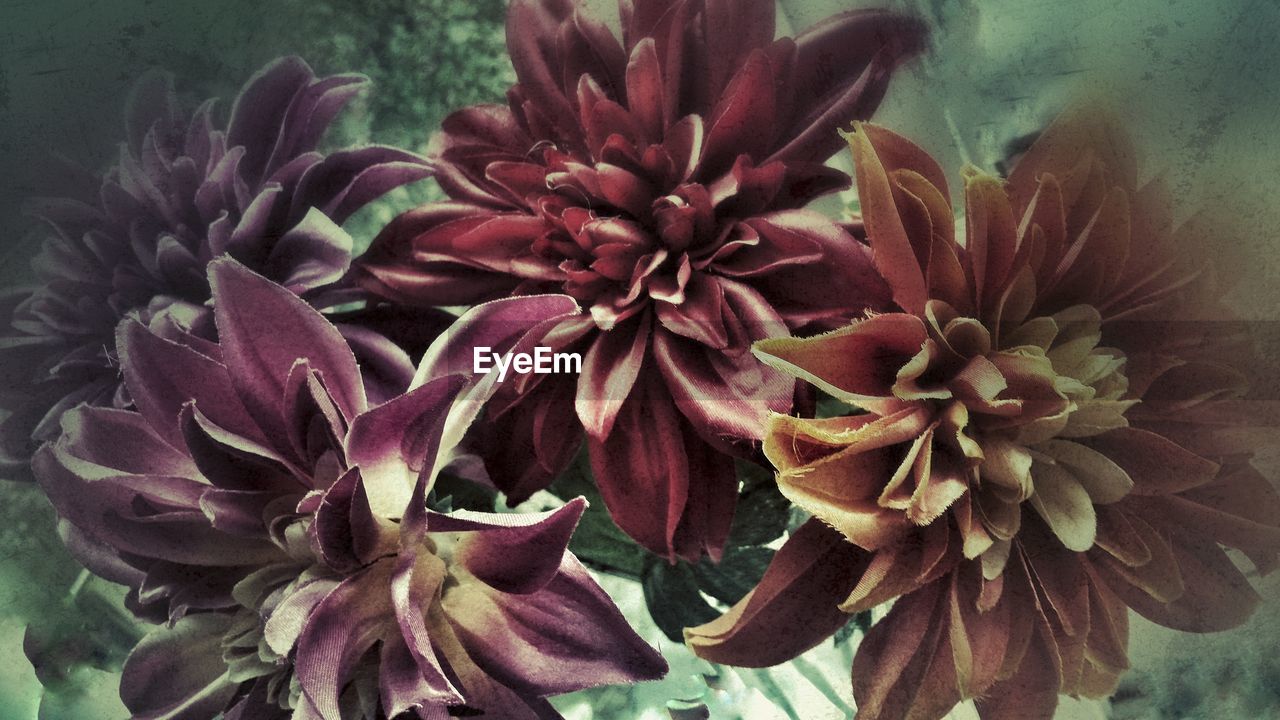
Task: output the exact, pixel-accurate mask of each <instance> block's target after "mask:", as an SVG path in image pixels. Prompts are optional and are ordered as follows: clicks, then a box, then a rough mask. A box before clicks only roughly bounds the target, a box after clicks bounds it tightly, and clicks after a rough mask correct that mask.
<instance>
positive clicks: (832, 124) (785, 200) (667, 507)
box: [357, 0, 924, 558]
mask: <svg viewBox="0 0 1280 720" xmlns="http://www.w3.org/2000/svg"><path fill="white" fill-rule="evenodd" d="M620 6H621V19H622V30H623V32H622V39H621V41H619V39H617V38H615V37H614V36H613V34H612V33H610V32H609V30H608V29H607V28H606V27H605V26H604V25H603V24H602V23H600V22H599V21H597V20H594V19H592V18H590V17H588V16H587V15H586V14H585V13H584V12H583V11H582V10H581V8H579V7H578V6H577V5H576V4H575V3H573V2H570V1H569V0H516V1H515V2H513V3H512V5H511V9H510V12H509V15H508V20H507V45H508V47H509V49H510V53H511V58H512V63H513V64H514V66H515V71H516V76H517V78H518V80H519V82H518V84H517V85H515V86H514V87H513V88H512V89H511V91H510V92H509V93H508V105H507V106H476V107H471V108H467V109H465V110H461V111H459V112H457V113H454V114H453V115H452V116H450V117H449V118H447V119H446V120H445V121H444V127H443V132H442V133H441V134H440V135H439V136H438V137H437V138H436V141H435V143H434V162H436V163H437V164H438V168H439V172H438V176H437V178H438V180H439V182H440V185H441V187H442V188H443V189H444V190H445V192H446V193H447V194H448V195H449V198H450V199H449V201H447V202H439V203H433V204H430V205H426V206H423V207H420V208H418V209H416V210H412V211H410V212H408V213H406V214H405V215H403V216H401V217H400V218H398V219H397V220H396V221H394V222H393V223H392V224H391V225H390V226H389V227H388V228H387V229H386V230H384V231H383V233H381V234H380V235H379V237H378V238H377V239H376V240H375V241H374V245H373V247H372V248H371V250H370V252H369V253H368V254H367V255H366V256H364V257H363V258H362V259H361V260H359V261H357V272H358V273H359V276H360V278H361V282H362V283H363V284H364V285H365V286H366V287H368V288H369V289H370V290H371V291H373V292H375V293H379V294H381V295H383V296H384V297H387V298H390V299H394V300H397V301H400V302H403V303H406V304H412V305H427V306H430V305H464V304H470V303H473V302H478V301H484V300H491V299H493V298H497V297H505V296H507V295H509V294H526V293H539V292H564V293H566V294H568V295H571V296H573V297H574V298H576V299H577V300H578V301H579V302H581V303H582V304H583V305H585V306H586V307H587V308H588V309H589V310H590V316H583V317H574V318H571V319H568V320H566V321H565V322H564V323H563V324H562V325H561V326H560V327H558V328H556V330H555V332H553V333H552V334H551V335H550V336H549V337H548V338H547V344H549V345H552V344H554V345H556V346H557V347H558V349H560V350H563V351H566V352H570V351H571V352H579V353H581V354H582V355H583V358H584V363H583V372H582V375H581V378H580V379H579V378H559V379H546V378H534V379H530V380H528V381H526V382H524V383H522V384H521V385H520V387H519V390H518V391H517V392H510V393H504V394H505V395H508V397H506V398H504V400H503V401H502V402H501V403H497V404H495V405H493V406H491V407H492V410H491V412H490V419H491V420H492V422H491V423H490V424H488V425H487V426H482V427H481V428H480V429H481V430H484V431H485V432H484V433H483V435H484V436H483V437H479V438H477V443H478V444H479V446H481V451H482V453H483V455H484V456H485V460H486V464H487V466H488V468H489V470H490V472H491V474H493V475H494V476H495V478H501V480H500V481H499V482H501V483H504V484H503V486H502V489H503V490H504V491H506V492H507V493H508V495H510V496H511V497H512V498H513V499H514V500H520V499H522V498H524V497H527V496H528V495H529V494H531V493H532V492H533V491H535V490H537V489H538V488H540V487H542V486H543V485H545V484H546V483H547V482H548V481H549V479H550V478H552V477H554V475H555V474H556V473H557V472H558V471H559V470H560V469H561V468H563V466H564V465H565V464H566V463H567V462H568V460H569V459H570V458H571V457H572V456H573V454H574V452H575V451H576V450H577V447H578V446H579V444H580V443H581V437H582V434H581V433H579V432H566V431H565V428H564V427H563V426H562V425H561V424H560V423H559V422H558V421H557V420H555V419H558V418H560V417H575V416H576V420H577V423H576V424H577V425H580V426H581V427H582V428H583V429H585V431H586V437H587V440H588V445H589V449H590V454H591V461H592V466H593V469H594V471H595V476H596V478H597V480H598V481H599V483H600V489H601V492H602V494H603V496H604V499H605V502H606V503H607V504H608V506H609V510H610V511H611V512H612V514H613V517H614V519H615V520H616V521H617V523H618V525H619V526H620V527H621V528H622V529H623V530H625V531H626V532H627V533H629V534H630V535H631V536H632V537H634V538H635V539H636V540H638V541H639V542H641V543H642V544H644V545H645V546H646V547H648V548H649V549H651V550H653V551H654V552H657V553H660V554H662V555H670V556H675V555H681V556H684V557H688V558H697V557H698V556H699V555H701V554H702V553H703V552H704V551H706V552H708V553H710V554H711V555H712V556H718V554H719V550H720V548H721V546H722V545H723V543H724V540H725V538H726V536H727V534H728V530H729V523H730V520H731V518H732V516H733V508H734V504H735V499H736V493H737V480H736V478H735V476H734V465H733V459H732V458H731V457H730V455H729V454H728V453H735V454H742V453H744V452H747V451H749V448H750V445H751V442H750V440H751V439H754V438H758V437H760V435H761V433H762V432H763V430H762V422H763V420H764V418H765V417H766V415H767V413H768V411H770V410H774V411H779V412H785V411H786V410H788V409H789V407H790V402H791V395H792V389H793V385H794V384H793V383H792V382H790V381H789V380H787V379H785V378H784V377H782V376H780V375H778V374H773V373H771V372H768V371H765V370H762V368H761V366H760V365H759V363H758V362H756V361H755V360H754V359H753V358H752V357H751V355H750V353H749V351H748V349H749V347H750V345H751V342H752V341H754V340H758V339H760V338H763V337H769V336H777V335H787V334H789V333H790V332H792V331H797V330H801V329H812V328H815V327H823V326H829V325H831V324H832V323H839V322H845V321H847V320H848V319H849V318H850V317H853V316H855V315H857V314H859V313H861V312H862V311H863V310H865V309H867V308H868V307H879V306H881V305H883V304H885V303H887V302H888V299H889V296H888V290H887V287H886V286H885V284H884V283H883V281H882V280H881V279H880V278H879V276H877V275H876V273H875V272H874V270H873V269H872V267H871V262H870V254H869V251H868V250H867V249H866V247H865V246H863V245H862V244H860V243H859V242H858V241H857V240H855V239H854V238H853V237H852V236H851V235H850V234H849V233H847V232H846V231H845V229H844V228H842V227H841V226H840V225H839V224H837V223H836V222H834V221H832V220H830V219H828V218H825V217H823V216H821V215H819V214H817V213H814V212H811V211H807V210H804V209H802V208H803V206H804V205H805V204H807V203H808V202H809V201H811V200H813V199H814V198H816V197H818V196H821V195H824V194H826V193H828V192H831V191H833V190H837V189H840V188H842V187H847V186H848V184H849V178H848V177H847V176H845V175H844V174H843V173H841V172H839V171H837V170H833V169H831V168H827V167H825V166H823V165H822V162H823V161H824V160H826V159H827V158H828V157H829V156H830V155H832V154H833V153H834V152H835V151H836V150H837V149H838V148H839V147H840V137H839V135H838V133H837V132H836V130H837V128H838V127H839V126H840V125H842V124H845V123H848V122H850V121H851V120H854V119H856V118H865V117H867V116H869V115H870V114H871V112H872V111H873V110H874V109H875V107H876V106H877V105H878V104H879V101H880V98H881V97H882V95H883V93H884V92H885V89H886V87H887V86H888V82H889V78H890V75H891V72H892V70H893V69H894V68H895V67H896V66H897V65H898V64H899V63H900V62H902V61H903V60H904V59H906V58H909V57H910V56H911V55H913V54H914V53H915V52H917V51H918V50H919V49H920V47H921V45H922V42H923V35H924V31H923V28H922V26H921V24H920V23H919V22H918V21H916V20H914V19H913V18H909V17H903V16H901V15H897V14H894V13H890V12H884V11H863V12H849V13H844V14H841V15H836V16H834V17H832V18H829V19H827V20H826V21H824V22H822V23H819V24H818V25H816V26H814V27H812V28H810V29H808V30H806V31H804V32H802V33H801V34H800V35H799V36H798V37H796V38H795V39H792V38H779V39H775V38H774V13H775V9H774V2H773V0H747V1H744V2H730V1H728V0H684V1H680V2H659V1H658V0H637V1H636V2H622V3H620ZM815 283H819V285H818V286H815ZM744 439H745V440H746V441H745V442H744ZM531 458H532V461H531Z"/></svg>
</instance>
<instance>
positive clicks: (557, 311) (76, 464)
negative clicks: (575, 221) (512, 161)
mask: <svg viewBox="0 0 1280 720" xmlns="http://www.w3.org/2000/svg"><path fill="white" fill-rule="evenodd" d="M209 278H210V282H211V286H212V296H213V308H214V309H213V314H214V319H215V321H216V324H217V332H218V337H219V342H218V343H210V342H208V341H206V340H204V339H202V338H199V337H197V336H192V335H184V334H181V333H178V334H176V335H172V336H170V337H161V336H160V335H158V334H156V333H155V332H152V331H151V330H149V329H148V328H147V327H146V326H144V325H143V324H141V323H140V322H137V321H134V320H126V321H125V322H124V323H122V325H121V328H120V331H119V340H118V347H119V349H120V358H121V363H122V368H123V372H124V377H125V381H126V383H127V385H128V389H129V392H130V394H131V396H132V397H133V399H134V402H135V404H136V406H137V409H136V411H135V410H121V409H116V408H106V407H89V406H85V405H81V406H79V407H77V408H76V409H74V410H72V411H70V412H68V413H66V415H65V416H64V418H63V427H64V432H63V434H62V436H61V437H60V439H59V440H58V441H57V442H56V443H51V444H47V445H45V446H44V447H42V448H41V449H40V451H39V452H38V453H37V454H36V457H35V459H34V462H33V465H34V468H35V470H36V474H37V478H38V479H39V481H40V483H41V486H42V488H43V489H44V490H45V491H46V493H47V494H48V495H49V497H50V499H51V500H52V501H53V504H54V506H55V508H56V509H57V511H58V514H59V516H60V517H61V518H62V519H63V521H64V523H63V526H64V528H65V537H66V539H67V541H68V544H69V546H70V547H71V548H72V549H73V551H74V552H75V553H76V554H77V555H78V556H79V557H80V558H81V559H82V560H83V561H84V562H85V563H86V565H87V566H88V567H89V568H90V569H92V570H93V571H94V572H96V573H98V574H99V575H101V576H103V577H106V578H109V579H112V580H115V581H117V582H122V583H125V584H126V585H128V586H129V588H130V593H129V599H128V602H129V605H130V607H131V608H132V609H134V610H135V612H138V613H139V614H141V615H143V616H146V617H151V618H153V619H156V620H166V619H167V620H168V623H167V624H166V625H164V626H161V627H159V628H157V629H156V630H154V631H153V632H152V633H151V634H150V635H148V636H147V637H146V638H145V639H144V640H143V641H141V642H140V643H139V645H138V646H137V647H136V648H135V649H134V651H133V652H132V654H131V655H130V657H129V659H128V661H127V662H126V664H125V668H124V678H123V681H122V685H121V694H122V697H123V699H124V701H125V704H126V705H127V706H128V707H129V709H130V711H131V712H132V713H133V714H134V717H136V718H200V719H202V720H203V719H205V718H209V717H213V716H214V715H216V714H217V713H219V712H222V713H225V717H226V718H228V720H248V719H249V718H255V719H258V718H294V719H295V720H302V719H304V718H306V719H309V720H310V719H316V718H321V719H324V720H338V719H339V718H342V719H344V720H348V719H351V718H370V719H372V718H390V717H397V716H399V715H400V714H401V713H403V712H405V711H408V710H416V713H417V714H416V717H420V718H444V717H447V716H448V715H450V714H451V713H452V714H475V713H476V712H483V713H484V714H485V716H486V717H502V718H546V717H558V715H557V714H556V713H555V711H554V710H553V709H552V708H551V706H550V705H549V704H548V703H547V702H546V700H544V699H543V698H544V697H545V696H547V695H552V694H556V693H562V692H568V691H572V690H577V689H580V688H584V687H589V686H593V685H598V684H602V683H615V682H634V681H637V680H644V679H651V678H655V677H658V676H660V675H661V674H662V673H663V672H665V670H666V664H665V663H664V662H663V660H662V658H661V657H660V656H659V655H658V654H657V653H656V652H655V651H654V650H653V649H652V648H650V647H649V646H648V645H646V644H645V643H644V642H643V641H642V640H640V638H639V637H638V636H636V635H635V633H634V632H632V631H631V629H630V628H629V627H628V626H627V624H626V622H625V620H624V619H623V617H622V615H621V614H620V613H619V611H618V610H617V608H615V607H614V605H613V604H612V602H611V601H610V600H609V598H608V596H606V595H605V594H604V592H603V591H602V590H601V589H600V587H599V586H598V585H597V584H596V583H595V582H594V581H593V580H592V579H591V577H590V576H589V575H588V573H587V572H586V570H585V569H584V568H583V566H582V565H581V564H580V563H579V562H578V560H577V559H576V558H575V557H574V556H573V555H572V554H570V553H568V552H567V551H566V545H567V543H568V540H569V537H570V535H571V533H572V532H573V529H574V527H575V525H576V524H577V521H578V518H579V516H580V515H581V513H582V511H583V508H584V506H585V501H583V500H581V499H578V500H575V501H573V502H570V503H569V504H567V505H565V506H564V507H562V508H559V509H557V510H554V511H551V512H547V513H542V514H508V515H496V514H488V513H474V512H464V511H460V512H455V513H451V514H441V513H436V512H432V511H430V510H428V509H427V506H426V502H425V498H426V493H427V492H428V490H429V488H430V485H431V482H432V480H433V479H434V477H435V472H436V471H437V470H438V469H439V467H441V466H442V465H444V464H446V463H447V462H448V461H449V458H450V457H451V456H450V452H451V450H452V448H453V446H454V445H456V443H457V440H458V438H459V437H460V436H461V433H462V431H463V430H464V429H465V427H466V426H467V424H468V423H469V421H470V420H471V418H473V417H474V416H475V414H476V412H477V411H478V408H479V403H481V402H482V401H483V400H484V399H485V397H486V396H487V395H488V394H489V393H490V392H491V391H492V387H493V378H492V377H483V378H479V379H475V378H472V377H470V376H469V375H468V374H464V373H453V374H451V373H449V372H448V370H449V369H450V368H453V367H457V366H458V365H457V362H458V359H459V358H460V357H463V356H464V355H465V354H466V353H467V352H469V350H470V347H469V346H468V347H462V346H461V345H460V344H458V343H452V342H449V340H475V341H477V342H482V343H483V344H486V345H489V346H491V347H494V348H495V349H498V350H499V351H505V350H509V349H511V348H513V347H515V346H516V345H517V344H518V343H519V342H522V338H523V337H524V336H525V335H526V333H527V332H529V331H531V330H532V331H535V333H536V331H537V330H538V328H539V327H541V326H545V325H547V324H548V323H556V322H559V321H560V320H561V318H562V317H563V316H564V315H565V314H567V313H575V312H577V307H576V305H575V304H574V302H573V300H572V299H570V298H567V297H564V296H554V295H547V296H536V297H528V298H518V299H509V300H503V301H497V302H494V303H490V304H487V305H484V306H481V307H478V308H476V309H474V310H472V311H471V312H470V313H468V314H467V315H464V316H463V317H462V318H461V319H460V320H459V321H458V322H457V324H456V325H455V326H454V331H453V332H451V333H450V336H449V337H448V338H441V339H440V341H438V342H437V343H436V344H434V345H433V346H432V347H431V348H430V349H429V350H428V352H427V356H426V359H425V360H424V361H423V365H422V366H421V367H420V368H419V373H418V380H417V382H415V384H414V387H413V389H411V390H410V391H408V392H407V393H405V394H403V395H401V396H398V397H396V398H394V399H392V400H390V401H388V402H386V403H384V404H382V405H379V406H376V407H373V408H372V409H371V408H370V403H369V401H368V395H367V391H366V387H365V384H364V383H363V382H362V378H361V373H360V369H359V367H358V366H357V362H356V358H355V355H354V354H353V353H352V351H351V349H350V347H349V346H348V344H347V342H346V341H345V340H344V339H343V337H342V335H341V334H340V333H339V331H338V330H337V329H336V328H335V327H334V326H333V325H332V324H330V323H329V322H328V321H327V320H326V319H325V318H324V317H323V316H322V315H320V314H319V313H318V312H317V311H316V310H314V309H313V308H311V307H310V306H309V305H308V304H307V303H306V302H305V301H303V300H302V299H300V298H298V297H297V296H296V295H294V294H293V293H291V292H290V291H289V290H287V289H285V288H283V287H280V286H278V285H276V284H274V283H272V282H270V281H268V280H267V279H265V278H263V277H262V276H260V275H257V274H254V273H253V272H251V271H249V270H248V269H246V268H245V267H244V266H243V265H240V264H239V263H236V262H235V261H233V260H229V259H223V260H215V261H214V262H212V263H211V264H210V266H209Z"/></svg>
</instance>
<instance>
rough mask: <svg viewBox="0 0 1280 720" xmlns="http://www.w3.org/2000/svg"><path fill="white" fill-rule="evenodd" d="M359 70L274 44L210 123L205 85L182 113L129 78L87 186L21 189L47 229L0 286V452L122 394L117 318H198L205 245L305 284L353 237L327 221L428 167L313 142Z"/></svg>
mask: <svg viewBox="0 0 1280 720" xmlns="http://www.w3.org/2000/svg"><path fill="white" fill-rule="evenodd" d="M366 82H367V81H366V79H365V78H363V77H361V76H358V75H335V76H332V77H327V78H318V77H316V76H315V74H314V73H313V72H312V71H311V68H309V67H308V66H307V64H306V63H305V62H303V61H302V60H301V59H299V58H294V57H291V58H283V59H281V60H278V61H276V62H274V63H272V64H270V65H268V66H267V67H266V68H264V69H263V70H262V71H260V72H259V73H258V74H257V75H255V76H254V77H253V78H252V79H251V80H250V81H249V82H248V83H247V84H246V85H245V87H244V89H243V90H242V91H241V92H240V95H239V96H238V97H237V98H236V101H235V104H234V106H233V107H232V108H231V119H230V121H229V122H228V123H227V125H226V128H225V129H221V128H219V127H217V126H216V125H215V123H214V120H213V116H214V114H215V112H214V110H215V103H214V101H213V100H210V101H207V102H205V103H204V104H202V105H201V106H200V107H199V108H198V109H197V110H196V111H195V112H194V113H191V114H186V113H184V112H182V110H181V109H180V108H179V105H178V102H177V98H176V95H175V94H174V90H173V85H172V78H170V77H169V76H168V75H165V74H162V73H153V74H150V75H147V76H146V77H144V78H143V79H141V80H140V81H139V82H138V83H137V85H136V86H135V88H134V90H133V93H132V94H131V96H130V98H129V100H128V103H127V107H126V112H125V130H126V133H127V138H126V141H125V142H123V143H121V146H120V159H119V161H118V162H117V163H116V164H115V165H113V166H112V167H111V168H110V169H109V170H108V171H107V172H106V174H105V176H104V177H102V178H101V179H100V186H99V187H98V188H97V190H96V194H95V193H94V192H93V191H92V190H89V191H87V192H85V193H84V195H85V196H84V197H81V198H54V199H43V200H38V201H35V202H33V203H32V209H33V211H34V212H35V213H36V214H37V215H38V216H39V217H41V218H42V219H44V220H45V221H46V222H47V224H48V226H49V234H48V237H47V239H46V241H45V243H44V247H43V249H42V251H41V253H40V255H39V256H38V257H37V258H36V260H35V262H34V267H35V270H36V274H37V277H38V279H39V281H40V285H39V287H36V288H34V289H23V290H18V291H13V292H9V293H7V294H6V295H5V296H4V297H3V298H0V322H3V331H0V332H3V333H5V336H3V337H0V367H3V368H4V370H3V372H4V377H3V378H2V381H3V385H2V386H0V393H3V394H2V395H0V406H2V407H3V408H4V409H5V410H8V411H9V412H10V414H9V416H8V417H7V418H6V419H5V421H4V423H3V425H2V426H0V463H2V464H4V465H7V466H8V468H7V469H19V468H22V467H23V466H25V465H26V463H27V462H28V461H29V460H30V456H31V452H32V451H33V450H34V449H35V447H36V446H37V445H38V444H39V443H40V442H42V441H46V440H52V439H54V438H56V437H57V434H58V423H59V418H60V417H61V415H62V413H63V412H65V411H66V410H67V409H69V408H71V407H73V406H75V405H77V404H80V403H82V402H83V403H89V404H91V405H102V406H110V405H114V406H117V407H125V406H127V405H128V399H127V397H126V396H125V394H124V392H123V384H122V383H121V382H120V371H119V363H118V362H117V360H116V353H115V331H116V325H117V324H118V323H119V322H120V320H121V319H122V318H124V317H126V316H129V315H136V316H138V317H140V318H142V319H144V320H146V321H148V322H153V323H159V324H167V325H171V326H177V327H184V328H190V327H191V325H192V324H193V323H196V324H198V323H201V322H206V321H207V320H208V318H207V316H206V314H205V313H203V312H201V311H200V308H201V306H203V304H204V303H205V302H206V301H207V300H208V299H209V284H208V281H207V279H206V277H205V266H206V265H207V264H208V263H209V261H210V260H211V259H213V258H214V257H217V256H219V255H223V254H226V255H230V256H232V257H234V258H236V259H238V260H240V261H241V262H243V263H245V264H246V265H247V266H249V267H251V268H253V269H255V270H257V271H258V272H260V273H262V274H264V275H266V276H267V277H269V278H271V279H272V280H274V281H276V282H278V283H280V284H282V285H284V286H286V287H288V288H289V289H291V290H293V291H294V292H296V293H299V294H302V295H304V296H307V297H309V298H316V297H318V296H319V295H320V294H321V293H322V291H323V290H324V289H325V288H327V287H331V286H332V285H333V284H334V283H335V282H337V281H339V280H340V279H341V278H342V277H343V275H344V274H345V273H346V271H347V268H348V265H349V264H350V261H351V244H352V240H351V237H350V236H348V235H347V234H346V232H344V231H343V230H342V229H341V228H340V227H339V225H340V224H341V223H342V222H343V221H344V220H345V219H346V218H348V217H349V216H350V215H351V214H352V213H353V212H355V211H356V210H358V209H360V207H362V206H363V205H365V204H366V203H368V202H369V201H370V200H373V199H374V198H376V197H378V196H380V195H382V194H383V193H385V192H387V191H388V190H390V189H392V188H394V187H397V186H399V185H403V184H405V183H407V182H411V181H413V180H417V179H420V178H422V177H424V176H425V175H426V174H427V172H428V168H427V166H426V164H425V163H424V162H423V161H422V160H421V159H420V158H418V157H417V156H415V155H412V154H410V153H407V152H404V151H402V150H396V149H394V148H389V147H379V146H370V147H363V148H355V149H350V150H342V151H338V152H333V153H330V154H328V155H325V154H322V153H320V152H318V151H317V147H318V145H319V142H320V139H321V136H322V135H323V134H324V132H325V130H326V129H327V128H328V126H329V124H330V123H331V122H332V120H333V119H334V117H335V116H336V115H337V113H338V112H339V111H340V110H341V109H342V107H343V106H344V105H345V104H346V103H347V102H348V101H349V100H350V99H351V98H352V97H354V96H355V95H356V93H357V92H359V90H360V89H361V88H362V87H363V85H364V84H365V83H366ZM87 185H88V187H92V182H89V183H87ZM383 346H384V348H383V349H389V348H386V347H385V343H384V344H383Z"/></svg>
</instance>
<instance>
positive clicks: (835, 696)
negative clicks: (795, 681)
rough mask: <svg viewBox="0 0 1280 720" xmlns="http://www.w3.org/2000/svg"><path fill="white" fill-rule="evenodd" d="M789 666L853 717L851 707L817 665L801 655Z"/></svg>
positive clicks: (832, 702) (833, 703)
mask: <svg viewBox="0 0 1280 720" xmlns="http://www.w3.org/2000/svg"><path fill="white" fill-rule="evenodd" d="M791 667H793V668H795V669H796V672H798V673H800V675H802V676H803V677H804V679H805V680H808V681H809V684H810V685H812V686H813V687H814V688H815V689H816V690H817V691H818V692H820V693H822V696H823V697H825V698H826V699H827V700H828V701H830V702H831V704H832V705H835V706H836V707H838V708H840V709H841V710H843V711H844V712H846V713H848V714H849V717H853V712H854V710H853V708H851V707H849V704H848V703H847V702H845V701H844V698H842V697H840V693H839V692H837V691H836V689H835V688H834V687H833V686H832V685H831V682H830V681H829V680H827V676H826V675H823V674H822V670H820V669H819V668H818V666H816V665H814V664H813V663H811V662H809V661H808V660H806V659H804V658H803V657H798V658H796V659H794V660H792V661H791Z"/></svg>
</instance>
